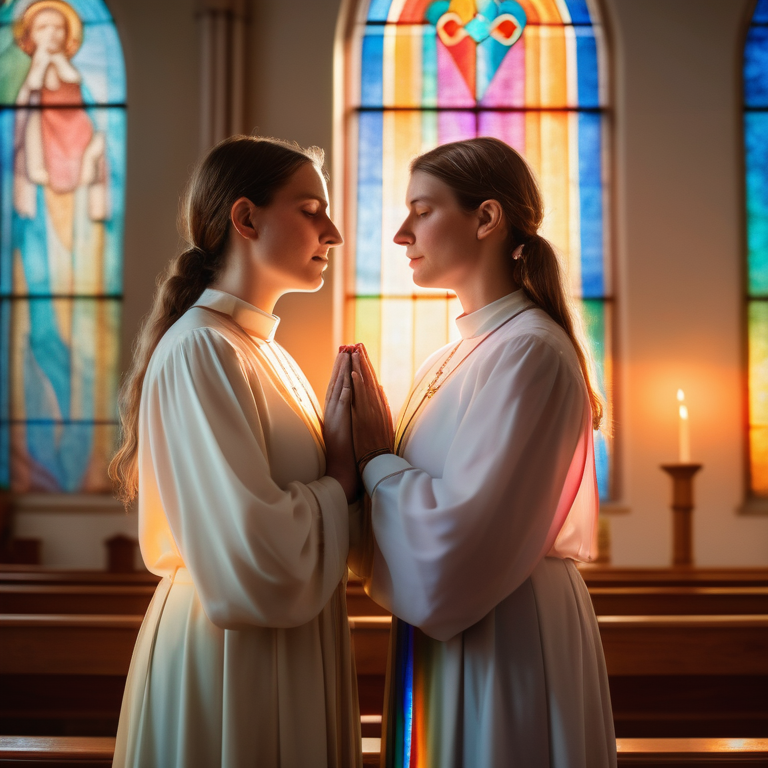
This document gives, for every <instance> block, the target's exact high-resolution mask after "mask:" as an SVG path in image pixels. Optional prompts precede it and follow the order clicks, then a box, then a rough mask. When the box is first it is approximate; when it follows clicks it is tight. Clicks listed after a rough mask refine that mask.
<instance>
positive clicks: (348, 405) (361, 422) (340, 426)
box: [323, 344, 395, 503]
mask: <svg viewBox="0 0 768 768" xmlns="http://www.w3.org/2000/svg"><path fill="white" fill-rule="evenodd" d="M323 435H324V438H325V448H326V457H327V468H326V474H327V475H329V476H330V477H334V478H336V480H338V481H339V483H341V486H342V488H343V489H344V492H345V493H346V495H347V501H348V502H350V503H351V502H352V501H354V500H355V499H357V498H358V497H359V495H360V493H361V491H362V480H361V478H362V473H363V470H364V469H365V466H366V465H367V463H368V462H369V461H371V460H372V459H373V458H375V457H376V456H379V455H381V454H384V453H391V452H392V451H393V450H394V439H395V436H394V427H393V424H392V413H391V412H390V410H389V403H388V402H387V397H386V395H385V394H384V390H383V388H382V387H381V385H380V384H379V382H378V379H377V378H376V372H375V371H374V369H373V366H372V365H371V361H370V359H369V358H368V353H367V352H366V350H365V347H364V346H363V345H362V344H355V345H354V346H343V347H340V348H339V354H338V356H337V357H336V362H335V363H334V366H333V372H332V374H331V380H330V382H329V384H328V391H327V392H326V396H325V419H324V426H323Z"/></svg>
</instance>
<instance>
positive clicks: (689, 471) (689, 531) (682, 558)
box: [661, 463, 703, 566]
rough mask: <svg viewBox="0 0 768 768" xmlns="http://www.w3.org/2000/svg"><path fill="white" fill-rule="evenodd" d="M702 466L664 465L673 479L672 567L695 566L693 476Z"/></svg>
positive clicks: (684, 464)
mask: <svg viewBox="0 0 768 768" xmlns="http://www.w3.org/2000/svg"><path fill="white" fill-rule="evenodd" d="M702 466H703V465H702V464H691V463H679V464H662V465H661V468H662V469H663V470H664V471H665V472H666V473H667V474H668V475H669V476H670V477H671V478H672V565H674V566H692V565H693V476H694V475H695V474H696V473H697V472H698V471H699V470H700V469H701V468H702Z"/></svg>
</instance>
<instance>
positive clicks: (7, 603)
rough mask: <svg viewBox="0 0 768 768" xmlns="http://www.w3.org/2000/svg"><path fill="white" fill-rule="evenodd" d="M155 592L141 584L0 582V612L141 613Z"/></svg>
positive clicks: (148, 585) (145, 609)
mask: <svg viewBox="0 0 768 768" xmlns="http://www.w3.org/2000/svg"><path fill="white" fill-rule="evenodd" d="M154 593H155V587H154V586H153V585H150V584H147V585H144V584H140V585H136V586H124V585H122V584H109V585H105V584H95V585H82V584H0V614H9V613H16V614H18V613H36V614H50V613H58V614H62V613H66V614H71V613H76V614H102V615H110V614H111V615H114V614H124V615H142V616H143V615H144V614H145V613H146V611H147V608H148V607H149V603H150V601H151V600H152V595H154Z"/></svg>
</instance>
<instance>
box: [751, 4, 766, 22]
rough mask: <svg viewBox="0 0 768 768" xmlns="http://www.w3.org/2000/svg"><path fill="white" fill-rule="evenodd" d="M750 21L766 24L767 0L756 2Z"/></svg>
mask: <svg viewBox="0 0 768 768" xmlns="http://www.w3.org/2000/svg"><path fill="white" fill-rule="evenodd" d="M752 21H753V23H754V22H757V23H758V24H768V0H757V6H756V7H755V13H754V14H753V16H752Z"/></svg>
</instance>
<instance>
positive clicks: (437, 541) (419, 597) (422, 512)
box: [363, 334, 591, 640]
mask: <svg viewBox="0 0 768 768" xmlns="http://www.w3.org/2000/svg"><path fill="white" fill-rule="evenodd" d="M492 346H494V352H493V353H492V354H484V355H481V354H480V352H478V353H477V355H478V357H481V358H482V359H481V361H479V363H478V362H477V361H475V366H474V368H473V371H474V372H473V373H472V374H470V375H467V376H466V377H465V378H464V380H463V381H462V383H461V385H460V387H458V386H454V389H453V391H452V392H448V391H441V392H440V393H439V394H438V396H437V397H435V398H434V400H433V401H431V402H430V403H429V407H430V408H438V409H441V410H440V411H439V413H440V414H441V415H444V418H442V419H441V420H439V421H438V420H437V419H433V421H432V426H433V428H434V429H433V431H432V434H431V435H430V437H431V439H433V440H434V441H440V440H442V439H448V440H449V441H450V446H449V447H448V449H447V455H446V457H445V463H444V470H443V471H442V474H441V476H440V477H434V476H431V475H430V474H428V473H427V472H426V471H423V470H422V469H417V468H414V467H412V466H411V465H410V464H409V463H408V462H407V461H406V460H405V459H403V458H400V457H398V456H393V455H387V456H382V457H378V458H375V459H374V460H373V461H371V462H370V463H369V464H368V466H367V467H366V469H365V473H364V478H363V479H364V482H365V485H366V489H367V490H368V492H369V493H370V494H371V495H372V525H373V532H374V536H375V543H376V551H375V555H374V563H373V577H372V581H371V582H370V584H369V590H370V592H371V595H372V596H373V598H374V599H375V600H376V601H377V602H380V603H381V604H382V605H385V606H386V607H387V608H389V609H390V610H391V611H392V612H393V613H394V614H395V615H396V616H398V617H399V618H402V619H404V620H405V621H407V622H408V623H410V624H413V625H415V626H417V627H419V628H420V629H422V630H423V631H424V632H425V633H426V634H428V635H430V636H431V637H434V638H435V639H438V640H447V639H449V638H451V637H453V636H454V635H456V634H457V633H459V632H461V631H463V630H464V629H466V628H467V627H469V626H471V625H473V624H474V623H476V622H477V621H479V620H480V619H481V618H483V616H485V615H486V614H487V613H488V612H489V611H491V610H492V609H493V608H494V607H495V606H496V605H498V604H499V603H500V602H501V601H502V600H503V599H504V598H506V597H507V596H509V595H510V594H511V593H512V592H513V591H514V590H515V589H516V588H517V587H518V586H519V585H520V584H521V583H522V582H523V581H524V580H525V579H526V578H527V577H528V576H529V575H530V573H531V571H532V570H533V568H534V567H535V565H536V564H537V563H538V562H539V561H540V560H541V558H542V557H544V556H545V555H546V554H547V550H548V548H549V547H551V546H552V543H553V542H552V536H553V523H554V522H555V520H556V517H557V515H558V514H561V512H558V510H562V509H563V501H562V499H561V497H562V496H563V493H564V489H565V488H566V486H568V485H569V484H570V485H572V484H573V483H572V478H573V475H574V466H575V467H576V472H578V471H579V469H578V462H579V461H581V462H582V464H583V463H584V461H585V457H586V458H589V459H590V460H591V455H590V456H587V455H586V453H585V452H584V451H582V450H581V448H580V447H581V446H583V444H584V435H585V434H588V431H589V430H590V429H591V424H590V420H591V416H590V412H589V402H588V399H587V396H586V390H585V387H584V383H583V380H582V379H581V376H580V373H579V371H578V369H575V367H574V359H575V358H574V356H573V354H572V349H571V350H568V351H569V352H570V353H571V354H570V355H568V354H566V355H564V353H563V348H562V347H559V346H558V344H555V343H552V342H551V341H550V340H549V339H547V338H543V337H541V336H539V335H536V334H523V335H517V336H514V337H512V338H511V339H506V340H505V341H504V343H503V344H501V345H492ZM469 364H470V361H467V363H466V365H467V367H469ZM441 399H443V404H442V405H441V403H440V400H441ZM442 428H444V429H445V432H446V436H445V437H444V436H441V435H440V434H438V433H436V432H435V429H437V430H439V429H442ZM425 431H426V430H425ZM451 434H453V435H454V436H453V438H452V439H451V437H450V435H451ZM406 453H407V451H406ZM554 535H556V531H555V532H554Z"/></svg>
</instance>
